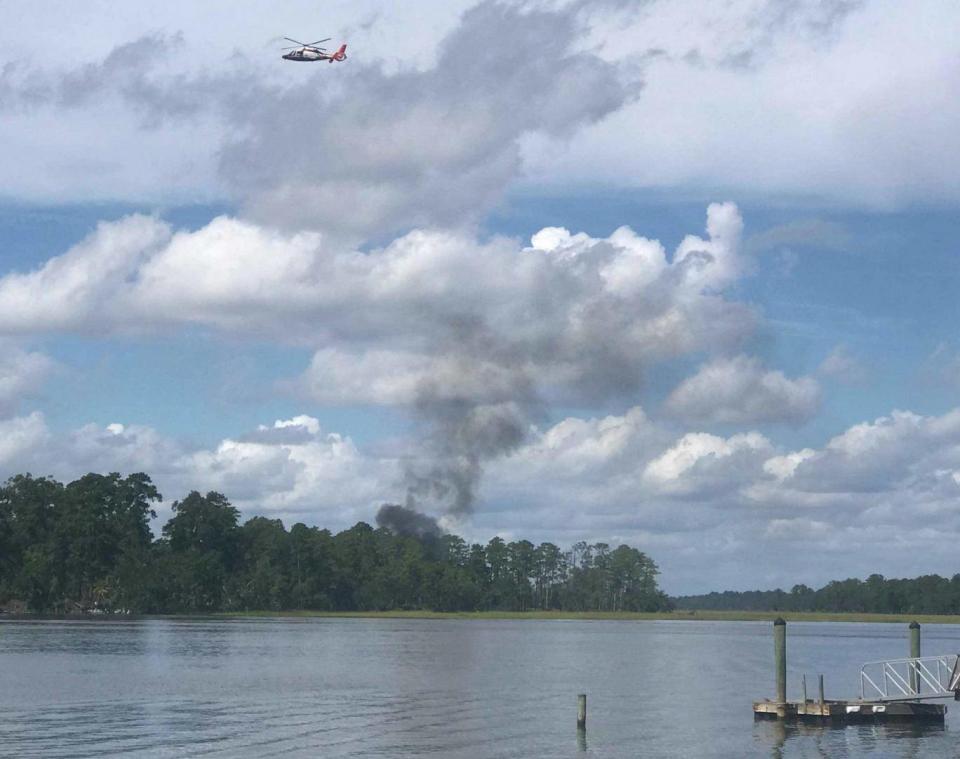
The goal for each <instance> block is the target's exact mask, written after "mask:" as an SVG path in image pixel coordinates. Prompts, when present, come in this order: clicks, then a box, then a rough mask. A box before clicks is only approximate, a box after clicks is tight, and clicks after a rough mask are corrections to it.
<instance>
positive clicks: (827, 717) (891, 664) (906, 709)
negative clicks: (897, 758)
mask: <svg viewBox="0 0 960 759" xmlns="http://www.w3.org/2000/svg"><path fill="white" fill-rule="evenodd" d="M786 625H787V623H786V622H785V621H784V620H783V619H780V618H778V619H776V620H775V621H774V623H773V650H774V661H775V668H776V688H777V691H776V698H775V699H773V700H771V699H764V700H763V701H754V702H753V717H754V719H758V720H759V719H773V720H783V721H788V722H804V723H814V724H825V725H844V724H856V723H863V722H908V723H911V722H912V723H938V722H939V723H942V722H943V721H944V718H945V716H946V714H947V706H946V704H943V703H933V700H934V699H943V698H954V699H957V700H960V656H957V655H956V654H948V655H943V656H929V657H925V658H924V657H921V656H920V625H918V624H917V623H916V622H913V623H911V625H910V658H907V659H891V660H888V661H878V662H869V663H867V664H864V665H863V667H862V668H861V669H860V698H854V699H827V698H825V697H824V695H823V675H820V685H819V691H820V693H819V698H816V699H812V698H807V681H806V676H804V678H803V698H802V699H800V700H798V701H790V700H788V699H787V626H786Z"/></svg>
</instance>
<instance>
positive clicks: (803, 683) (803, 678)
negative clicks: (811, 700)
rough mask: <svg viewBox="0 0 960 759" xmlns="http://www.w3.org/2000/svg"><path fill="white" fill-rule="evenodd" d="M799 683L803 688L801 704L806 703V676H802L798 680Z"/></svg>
mask: <svg viewBox="0 0 960 759" xmlns="http://www.w3.org/2000/svg"><path fill="white" fill-rule="evenodd" d="M800 683H801V685H802V686H803V703H807V676H806V675H804V676H803V677H802V678H801V679H800Z"/></svg>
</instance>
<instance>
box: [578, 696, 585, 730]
mask: <svg viewBox="0 0 960 759" xmlns="http://www.w3.org/2000/svg"><path fill="white" fill-rule="evenodd" d="M586 729H587V694H586V693H581V694H580V695H579V696H577V730H586Z"/></svg>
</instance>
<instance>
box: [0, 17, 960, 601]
mask: <svg viewBox="0 0 960 759" xmlns="http://www.w3.org/2000/svg"><path fill="white" fill-rule="evenodd" d="M54 5H56V4H54ZM223 10H224V9H223V8H220V9H218V8H217V4H216V3H213V4H211V5H210V6H209V7H208V6H204V8H203V9H198V8H196V7H195V6H193V5H191V4H188V3H185V2H184V3H181V2H172V3H169V4H167V6H165V7H164V9H162V10H160V11H157V13H156V14H155V15H154V16H152V17H151V18H150V19H149V21H147V20H144V18H143V17H142V16H143V14H142V13H138V12H134V11H133V10H131V9H129V8H128V9H126V10H124V11H123V12H120V13H106V12H105V7H101V6H99V5H98V4H97V3H93V4H92V5H91V6H90V7H89V8H84V9H82V10H80V9H76V8H74V7H73V6H70V5H66V4H65V5H64V6H63V7H62V8H61V9H60V11H59V12H58V14H59V15H55V17H50V16H49V13H50V11H49V9H44V10H43V11H39V10H38V11H36V12H34V11H30V12H27V11H23V12H21V13H18V14H17V15H16V17H13V21H12V23H11V24H10V25H9V27H8V28H7V29H5V30H3V31H2V32H0V43H3V45H4V47H3V49H4V50H5V51H6V52H5V56H6V58H5V59H4V65H5V68H3V69H2V71H3V73H2V75H0V109H2V110H3V113H4V119H3V120H2V122H0V138H2V139H0V156H2V158H3V160H2V161H0V181H2V182H3V187H4V195H3V197H4V200H3V201H2V202H0V333H2V334H0V348H2V349H3V352H2V356H0V437H2V438H3V439H4V442H3V443H2V444H0V474H2V475H4V476H8V475H11V474H14V473H16V472H20V471H27V470H29V471H33V472H34V473H45V474H52V475H54V476H57V477H60V478H64V479H69V478H72V477H75V476H79V475H81V474H83V473H84V472H86V471H90V470H100V471H107V470H111V471H112V470H119V471H135V470H145V471H147V472H149V473H151V474H152V475H153V476H154V477H155V479H156V480H157V482H158V484H159V485H160V487H161V490H162V492H164V494H165V495H166V496H167V497H168V498H167V501H166V503H165V506H164V509H162V510H161V519H163V518H164V517H165V515H166V513H168V512H167V511H166V509H168V507H169V503H170V502H171V501H172V500H173V499H176V498H179V497H182V495H184V494H185V493H186V492H187V491H188V490H189V489H191V488H199V489H218V490H222V491H223V492H225V493H226V494H227V495H228V497H230V498H231V499H232V500H233V501H234V502H235V503H236V504H237V505H238V506H239V507H240V508H241V509H242V510H243V512H244V513H245V514H247V515H252V514H269V515H275V516H278V517H280V518H282V519H284V520H285V522H287V523H291V522H293V521H298V520H301V521H305V522H307V523H310V524H321V525H324V526H329V527H331V528H333V529H339V528H342V527H344V526H347V525H349V524H351V523H352V522H354V521H357V520H358V519H364V520H366V521H372V519H373V515H374V514H375V513H376V509H377V508H378V506H379V505H380V504H382V503H384V502H388V501H394V502H398V501H399V502H404V501H406V502H409V503H411V504H412V505H414V506H416V507H417V508H419V509H421V510H423V511H425V512H427V513H430V514H432V515H434V516H436V517H438V518H439V519H440V520H441V521H442V523H443V524H444V525H446V526H447V527H449V528H450V529H452V530H455V531H457V532H459V533H461V534H464V535H466V536H467V537H468V538H470V539H476V540H482V541H486V540H488V539H489V538H490V537H491V536H492V535H494V534H500V535H502V536H504V537H507V538H510V537H519V536H522V537H529V538H531V539H533V540H553V541H556V542H558V543H561V544H564V545H566V544H569V543H571V542H574V541H576V540H581V539H586V540H604V541H608V542H618V541H625V542H630V543H632V544H635V545H639V546H640V547H642V548H644V549H645V550H648V551H649V552H650V553H651V554H652V555H653V556H654V558H655V559H656V560H657V561H658V562H659V563H660V565H661V566H662V568H663V571H664V577H663V580H664V585H665V586H666V587H667V589H668V590H671V591H674V592H686V591H691V592H693V591H705V590H710V589H717V588H723V587H748V586H757V585H759V586H772V585H777V584H780V585H784V586H787V587H789V586H790V585H792V584H793V583H794V582H800V581H802V582H806V583H808V584H817V583H818V582H822V581H825V580H827V579H831V578H834V577H839V576H847V575H865V574H869V573H871V572H875V571H878V572H881V573H884V574H888V575H898V574H902V575H916V574H920V573H923V572H927V571H930V572H933V571H936V572H941V573H947V574H951V573H952V572H953V571H954V566H953V563H952V562H953V556H952V552H951V551H950V545H951V544H955V541H952V540H951V537H950V536H951V535H953V536H955V537H960V512H958V508H957V507H958V506H960V502H958V496H960V411H957V407H958V403H957V395H958V391H960V340H958V338H957V330H956V324H957V321H958V316H960V313H958V311H960V306H958V305H957V299H956V297H955V293H956V291H957V285H958V284H960V282H958V279H960V272H958V267H957V258H956V256H957V239H958V232H960V229H958V222H957V218H958V217H957V208H958V204H960V179H958V177H960V171H958V169H960V166H958V165H957V155H960V144H958V140H960V137H958V135H960V106H958V105H957V104H956V103H955V102H953V101H952V100H951V99H950V98H947V97H945V96H943V93H946V92H950V91H955V88H956V85H957V83H958V76H960V73H958V69H957V67H956V53H955V43H954V41H953V40H952V38H951V36H950V35H949V34H946V33H945V31H944V30H946V29H949V28H950V27H951V24H952V25H953V26H954V27H955V22H956V21H957V20H958V19H957V11H956V9H955V8H954V7H953V6H952V5H950V4H947V3H942V2H923V3H918V4H917V5H916V6H911V7H910V8H906V7H905V6H903V5H901V4H894V3H888V2H882V1H881V0H864V1H863V2H854V3H849V2H826V3H824V2H812V1H811V2H800V3H793V4H789V5H785V4H782V3H779V2H776V1H775V0H767V1H765V2H759V3H758V2H746V0H744V1H743V2H733V3H724V4H722V5H721V4H717V5H715V6H703V5H701V4H698V3H693V2H687V0H657V1H656V2H653V3H635V4H634V3H613V4H611V3H608V2H603V1H602V0H588V1H587V2H579V3H569V4H565V3H560V4H556V3H542V4H541V3H536V2H535V3H527V4H515V3H512V2H508V1H506V0H504V2H492V1H489V0H488V1H484V2H473V1H472V0H464V2H462V3H430V2H424V3H423V4H422V5H419V6H418V7H417V8H410V9H406V10H404V9H398V8H395V7H393V6H388V5H384V4H381V3H378V2H376V1H375V0H368V2H365V3H360V4H351V3H345V2H344V3H332V4H331V6H330V8H329V9H328V10H327V15H326V17H325V19H324V20H323V22H322V23H321V24H320V26H323V29H320V30H319V31H327V33H329V34H332V35H333V36H334V37H335V38H336V39H338V40H339V39H345V40H347V41H348V42H349V45H350V50H351V51H353V52H352V54H351V56H350V59H349V60H348V62H346V63H344V64H343V65H342V66H341V65H339V64H337V65H335V66H329V65H327V66H322V67H321V66H317V67H314V66H305V65H304V66H300V67H297V66H291V65H289V64H286V63H284V62H282V61H280V60H279V58H278V57H277V54H276V52H277V51H276V50H274V48H275V47H277V45H276V44H275V42H276V40H275V37H277V36H282V35H284V34H291V33H293V36H297V35H296V34H295V33H294V31H295V29H298V28H303V27H304V26H309V27H313V26H317V21H316V19H315V17H314V16H315V13H314V11H313V10H312V7H311V5H310V4H309V3H301V2H296V1H293V0H291V2H286V3H280V4H279V5H278V6H277V8H276V9H275V11H271V12H270V13H267V12H266V11H265V10H264V9H263V8H262V7H258V4H256V3H252V2H250V3H247V2H240V3H234V4H231V12H230V14H229V18H230V21H229V24H228V25H227V26H228V28H224V29H221V28H220V27H221V25H222V21H221V19H222V18H223V15H222V11H223ZM424 20H425V21H426V23H424ZM44 24H48V25H49V24H52V25H53V27H54V28H53V31H54V32H56V31H57V29H56V27H57V26H58V25H62V26H64V30H65V29H66V28H67V27H73V28H82V29H83V30H84V31H83V34H81V35H80V41H79V42H78V45H77V47H76V49H75V51H73V56H74V57H72V58H70V59H62V60H51V59H49V58H48V57H44V56H42V55H39V54H38V53H37V51H36V49H35V48H33V47H31V46H27V45H23V44H22V42H20V41H18V40H22V39H23V38H26V37H29V30H30V29H31V28H32V27H34V26H36V25H44ZM278 25H280V26H282V28H279V27H278ZM288 27H289V28H288ZM307 36H309V35H307ZM951 88H952V89H951ZM623 227H629V229H630V230H632V232H628V231H625V230H623V229H621V228H623ZM785 555H788V556H791V557H793V558H790V559H788V560H786V561H781V560H780V559H781V558H782V557H783V556H785ZM774 558H777V559H778V561H773V559H774Z"/></svg>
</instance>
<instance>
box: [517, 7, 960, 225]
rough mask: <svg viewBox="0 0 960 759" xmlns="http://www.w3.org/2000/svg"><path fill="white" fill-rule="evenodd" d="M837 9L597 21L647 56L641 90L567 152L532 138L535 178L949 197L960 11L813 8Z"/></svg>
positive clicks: (959, 125)
mask: <svg viewBox="0 0 960 759" xmlns="http://www.w3.org/2000/svg"><path fill="white" fill-rule="evenodd" d="M840 5H841V4H827V3H817V2H809V3H808V2H804V3H780V2H769V3H765V2H759V3H758V2H753V1H752V0H744V1H743V2H730V3H722V4H715V5H712V6H710V8H709V9H706V10H705V8H704V4H703V3H701V2H697V0H670V1H669V2H668V1H667V0H662V1H661V2H654V3H651V4H644V5H643V6H639V7H638V9H637V11H636V13H634V14H633V17H632V18H630V17H629V16H627V15H626V14H621V15H618V16H615V17H613V18H611V19H610V21H609V22H606V23H605V22H604V21H603V20H602V19H598V20H597V23H596V24H595V28H594V35H593V39H594V40H596V42H597V43H598V44H601V45H602V46H603V50H604V54H605V55H606V56H608V57H609V58H611V59H620V58H625V57H630V56H633V57H634V58H635V59H636V60H638V64H639V65H642V66H643V67H644V81H645V83H646V86H645V88H644V92H643V96H642V97H641V98H639V99H638V100H637V101H636V102H634V103H632V104H628V105H627V106H625V107H624V108H622V109H620V110H619V111H618V112H617V113H615V114H613V115H612V116H611V117H610V118H608V119H606V120H605V121H603V122H601V123H599V124H597V125H594V126H591V127H589V128H587V129H586V130H585V131H584V132H583V133H582V134H581V135H579V136H578V137H577V138H576V139H574V140H573V141H572V142H571V143H570V144H569V145H567V146H565V148H564V149H563V150H558V149H557V147H556V146H554V145H551V144H550V143H547V142H544V143H531V144H529V145H528V152H527V156H526V158H527V165H528V168H529V172H530V174H531V175H532V179H531V182H532V183H533V184H536V183H538V182H546V183H553V184H555V185H556V186H558V187H565V188H566V187H570V186H571V184H576V183H581V182H593V183H596V182H606V183H610V184H614V185H619V186H623V185H627V186H632V187H644V188H676V187H684V188H702V187H711V188H726V189H727V190H728V191H731V192H734V193H736V194H737V195H738V196H739V197H747V196H750V197H760V198H764V199H769V198H771V197H773V196H779V197H781V198H782V197H788V198H798V197H803V198H811V197H813V198H816V199H817V200H818V201H819V202H829V203H835V204H841V205H848V206H849V205H865V206H871V207H883V208H891V207H901V206H906V205H911V204H926V203H932V204H941V203H946V204H951V205H955V204H956V203H957V202H958V201H960V171H958V168H960V164H958V156H960V103H958V101H957V99H956V98H953V97H952V96H951V93H952V92H954V91H955V90H956V87H957V83H958V81H960V71H958V69H957V66H956V47H955V38H954V37H955V35H954V33H953V30H954V29H955V28H956V26H957V23H958V21H960V7H958V6H957V5H956V4H952V3H944V2H942V1H941V0H921V1H920V2H915V3H895V2H889V1H887V0H867V1H866V2H863V3H856V4H855V3H848V4H845V5H846V6H847V9H848V10H849V12H848V13H846V14H843V13H839V14H836V15H835V17H834V18H833V19H832V20H831V21H826V20H825V19H824V17H821V18H820V19H819V20H814V19H815V18H816V15H817V14H818V13H822V12H823V10H824V9H825V8H828V7H830V6H832V7H834V8H838V7H839V6H840ZM787 9H793V10H794V11H795V14H796V15H795V16H794V17H793V18H789V17H788V15H789V13H790V10H787ZM777 12H779V13H781V14H782V15H781V17H779V18H778V17H777V16H776V13H777Z"/></svg>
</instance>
